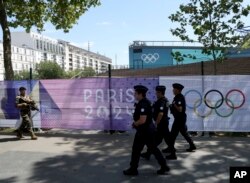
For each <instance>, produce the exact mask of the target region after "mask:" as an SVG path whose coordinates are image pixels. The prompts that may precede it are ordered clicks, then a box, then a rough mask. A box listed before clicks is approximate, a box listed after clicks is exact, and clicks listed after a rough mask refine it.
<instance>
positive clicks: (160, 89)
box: [155, 85, 166, 92]
mask: <svg viewBox="0 0 250 183" xmlns="http://www.w3.org/2000/svg"><path fill="white" fill-rule="evenodd" d="M155 90H156V91H160V92H165V91H166V87H165V86H162V85H159V86H156V87H155Z"/></svg>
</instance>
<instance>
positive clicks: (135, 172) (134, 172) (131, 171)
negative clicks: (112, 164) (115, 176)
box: [123, 168, 138, 176]
mask: <svg viewBox="0 0 250 183" xmlns="http://www.w3.org/2000/svg"><path fill="white" fill-rule="evenodd" d="M123 174H124V175H130V176H136V175H138V170H137V169H134V168H129V169H127V170H124V171H123Z"/></svg>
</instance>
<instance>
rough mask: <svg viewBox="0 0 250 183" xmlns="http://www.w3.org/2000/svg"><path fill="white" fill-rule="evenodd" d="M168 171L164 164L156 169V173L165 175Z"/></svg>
mask: <svg viewBox="0 0 250 183" xmlns="http://www.w3.org/2000/svg"><path fill="white" fill-rule="evenodd" d="M169 171H170V168H169V167H168V166H167V165H165V166H162V167H161V169H160V170H158V171H157V174H158V175H165V174H166V173H167V172H169Z"/></svg>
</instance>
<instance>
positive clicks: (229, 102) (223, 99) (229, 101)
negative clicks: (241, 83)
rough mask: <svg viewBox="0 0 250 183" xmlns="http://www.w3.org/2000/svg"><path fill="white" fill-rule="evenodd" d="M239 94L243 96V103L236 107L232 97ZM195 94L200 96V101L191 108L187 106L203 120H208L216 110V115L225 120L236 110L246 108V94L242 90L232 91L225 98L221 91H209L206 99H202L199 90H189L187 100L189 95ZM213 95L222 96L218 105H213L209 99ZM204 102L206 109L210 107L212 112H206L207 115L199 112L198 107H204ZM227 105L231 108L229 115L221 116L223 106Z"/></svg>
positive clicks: (205, 96) (188, 105) (217, 102)
mask: <svg viewBox="0 0 250 183" xmlns="http://www.w3.org/2000/svg"><path fill="white" fill-rule="evenodd" d="M235 92H237V93H238V94H239V95H241V96H242V101H241V103H240V104H239V105H237V106H236V105H235V104H234V103H233V101H232V99H230V95H231V94H232V93H235ZM191 93H194V94H196V95H198V99H197V100H196V101H195V102H194V105H193V106H191V105H190V104H188V103H187V104H186V105H187V107H188V108H190V109H193V110H194V112H195V114H196V115H197V116H199V117H201V118H206V117H208V116H210V115H211V114H212V112H213V110H215V113H216V114H217V115H218V116H220V117H223V118H226V117H229V116H231V115H232V114H233V112H234V110H236V109H239V108H241V107H242V106H244V104H245V102H246V97H245V95H244V93H243V92H242V91H241V90H238V89H232V90H230V91H229V92H228V93H227V94H226V96H225V97H224V96H223V94H222V93H221V92H220V91H219V90H215V89H213V90H209V91H207V92H206V93H205V95H204V97H202V94H201V93H200V92H199V91H198V90H189V91H187V92H186V93H185V95H184V96H185V98H187V95H189V94H191ZM211 93H216V95H219V96H220V99H219V100H217V101H216V103H215V104H214V105H213V104H212V102H211V100H209V99H208V96H209V95H210V94H211ZM202 102H204V103H205V105H206V107H208V108H209V109H210V110H209V111H208V112H206V113H205V114H200V113H199V112H198V107H200V106H201V105H202ZM224 103H225V104H226V105H227V106H228V107H229V108H230V112H229V113H228V114H221V112H219V110H218V109H219V108H220V107H221V106H222V105H223V104H224Z"/></svg>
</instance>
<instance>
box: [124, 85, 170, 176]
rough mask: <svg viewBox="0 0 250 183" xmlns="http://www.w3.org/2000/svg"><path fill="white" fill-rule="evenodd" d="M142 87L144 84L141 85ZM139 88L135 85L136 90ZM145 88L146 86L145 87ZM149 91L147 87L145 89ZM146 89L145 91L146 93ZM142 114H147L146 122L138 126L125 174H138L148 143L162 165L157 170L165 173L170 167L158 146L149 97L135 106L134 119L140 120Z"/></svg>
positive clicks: (159, 172)
mask: <svg viewBox="0 0 250 183" xmlns="http://www.w3.org/2000/svg"><path fill="white" fill-rule="evenodd" d="M141 87H142V86H141ZM137 88H138V86H137V87H135V90H136V89H137ZM144 89H145V88H144ZM145 90H146V91H147V89H145ZM146 91H145V93H146ZM141 115H144V116H145V115H146V116H147V118H146V122H145V123H144V124H142V125H139V126H137V127H135V128H136V134H135V137H134V142H133V147H132V156H131V162H130V168H129V169H127V170H125V171H123V173H124V174H125V175H137V174H138V172H137V168H138V164H139V160H140V154H141V151H142V150H143V148H144V146H145V145H146V146H147V147H148V148H149V150H150V152H152V154H154V156H155V158H156V159H157V161H158V163H159V164H160V165H161V169H160V170H158V171H157V173H158V174H164V173H165V172H166V171H169V167H168V166H167V165H166V160H165V159H164V157H163V155H162V154H161V152H160V150H159V149H158V148H157V145H156V143H155V137H156V136H155V134H156V129H155V126H154V124H153V121H152V107H151V103H150V101H149V100H148V99H147V98H144V99H142V100H140V101H139V102H138V104H136V106H135V112H134V114H133V119H134V121H138V120H139V119H140V116H141Z"/></svg>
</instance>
